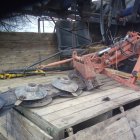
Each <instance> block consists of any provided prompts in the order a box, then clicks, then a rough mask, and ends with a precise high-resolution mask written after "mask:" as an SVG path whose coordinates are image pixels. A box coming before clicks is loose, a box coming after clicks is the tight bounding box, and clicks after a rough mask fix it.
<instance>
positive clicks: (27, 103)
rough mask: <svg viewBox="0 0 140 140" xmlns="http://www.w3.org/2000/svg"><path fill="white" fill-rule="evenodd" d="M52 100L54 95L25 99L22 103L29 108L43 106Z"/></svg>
mask: <svg viewBox="0 0 140 140" xmlns="http://www.w3.org/2000/svg"><path fill="white" fill-rule="evenodd" d="M51 102H52V97H50V96H48V95H47V96H46V97H45V98H43V99H40V100H35V101H23V102H22V103H21V104H20V105H21V106H23V107H27V108H37V107H43V106H46V105H48V104H50V103H51Z"/></svg>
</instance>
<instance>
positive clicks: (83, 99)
mask: <svg viewBox="0 0 140 140" xmlns="http://www.w3.org/2000/svg"><path fill="white" fill-rule="evenodd" d="M123 91H124V89H123V88H121V87H117V88H115V90H113V91H112V89H109V90H106V91H100V92H96V93H95V92H93V93H92V92H90V95H89V94H88V93H89V92H85V94H86V93H87V94H88V95H87V96H81V97H78V98H74V99H73V100H68V101H67V102H63V103H59V104H56V105H53V106H48V107H47V109H46V108H41V109H39V110H38V109H33V110H32V111H33V112H34V113H37V114H38V115H41V116H43V115H47V114H50V113H54V112H55V113H57V112H56V111H61V110H62V111H63V109H66V110H67V109H68V110H69V107H71V108H72V107H74V106H75V107H76V105H79V104H80V106H81V108H82V107H83V109H84V105H88V104H87V102H89V103H91V102H92V103H93V104H94V103H95V102H96V103H95V105H96V104H97V103H99V102H102V99H103V98H104V97H111V95H112V96H114V94H115V93H119V94H117V95H116V96H120V95H121V96H122V92H123ZM131 92H132V91H131ZM103 93H104V94H103ZM127 94H128V93H127ZM111 99H112V98H111ZM97 100H98V101H97ZM81 104H83V105H81ZM75 107H74V109H75V111H76V108H75ZM69 113H70V112H69ZM54 116H55V115H54ZM55 117H56V116H55Z"/></svg>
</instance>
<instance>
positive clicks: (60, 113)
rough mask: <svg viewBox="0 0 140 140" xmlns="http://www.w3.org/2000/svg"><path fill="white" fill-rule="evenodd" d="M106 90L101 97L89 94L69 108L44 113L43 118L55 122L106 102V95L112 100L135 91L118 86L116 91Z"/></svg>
mask: <svg viewBox="0 0 140 140" xmlns="http://www.w3.org/2000/svg"><path fill="white" fill-rule="evenodd" d="M124 91H125V92H124ZM106 92H107V93H109V94H108V95H106V94H105V93H106ZM106 92H104V91H103V92H101V94H100V95H102V96H101V97H97V98H96V96H95V97H94V95H89V96H88V97H89V98H88V100H85V98H86V97H85V98H83V99H79V103H78V101H77V104H76V105H72V106H68V107H67V108H64V109H62V110H56V111H54V112H52V113H50V114H47V115H46V114H44V116H43V118H44V119H46V120H47V121H49V122H52V123H53V121H55V120H57V119H60V118H62V117H63V118H64V117H65V116H70V115H71V114H74V113H78V112H81V111H84V110H86V109H88V108H93V107H96V106H98V105H100V104H104V103H105V101H103V98H105V97H109V98H110V99H111V100H117V98H120V97H123V96H127V95H128V94H130V93H132V92H133V91H132V90H124V89H123V88H118V89H117V88H115V89H114V92H113V91H112V92H111V90H109V91H106ZM104 95H105V96H104ZM97 96H98V94H97ZM65 105H67V102H66V103H65V104H63V105H62V106H65ZM56 107H57V105H56ZM46 112H47V110H46Z"/></svg>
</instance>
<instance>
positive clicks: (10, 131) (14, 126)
mask: <svg viewBox="0 0 140 140" xmlns="http://www.w3.org/2000/svg"><path fill="white" fill-rule="evenodd" d="M0 123H3V124H2V125H1V127H0V131H1V132H2V133H3V135H4V136H5V137H6V138H7V139H8V140H15V139H17V140H52V137H51V136H50V135H48V134H47V133H46V132H45V131H43V130H41V129H40V128H39V127H38V126H36V125H35V124H33V123H32V122H31V121H29V120H27V119H26V118H25V117H23V116H22V115H20V114H19V113H17V112H16V111H15V110H11V111H10V112H8V114H6V116H3V119H1V118H0Z"/></svg>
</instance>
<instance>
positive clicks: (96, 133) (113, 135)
mask: <svg viewBox="0 0 140 140" xmlns="http://www.w3.org/2000/svg"><path fill="white" fill-rule="evenodd" d="M122 124H123V127H121V126H122ZM134 139H135V138H134V136H133V133H132V132H131V129H130V126H129V123H128V120H127V118H125V117H124V118H121V119H120V120H116V121H113V122H112V123H110V122H109V124H108V123H105V124H104V122H103V123H100V124H97V125H95V126H93V127H90V128H87V129H85V130H82V131H79V132H78V133H77V134H75V135H73V136H71V137H68V138H66V139H65V140H134Z"/></svg>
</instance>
